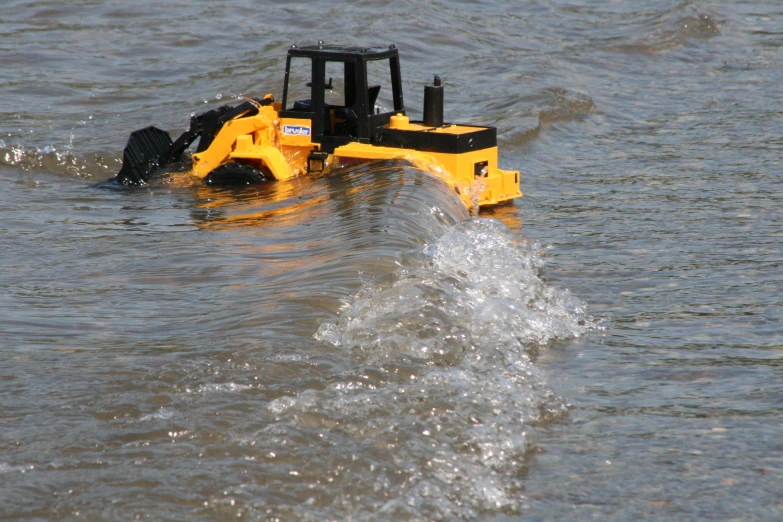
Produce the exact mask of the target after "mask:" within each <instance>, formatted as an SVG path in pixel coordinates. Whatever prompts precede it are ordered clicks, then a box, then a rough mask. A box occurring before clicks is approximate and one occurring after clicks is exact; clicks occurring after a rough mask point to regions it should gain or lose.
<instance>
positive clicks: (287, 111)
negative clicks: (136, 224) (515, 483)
mask: <svg viewBox="0 0 783 522" xmlns="http://www.w3.org/2000/svg"><path fill="white" fill-rule="evenodd" d="M327 78H328V81H327ZM197 138H198V139H199V143H198V146H197V148H196V151H195V152H194V153H193V154H192V155H191V161H192V167H191V169H192V170H191V174H192V175H193V176H196V177H198V178H200V179H202V180H203V181H204V183H206V184H208V185H230V184H247V183H257V182H262V181H266V180H270V179H275V180H286V179H290V178H292V177H294V176H299V175H302V174H306V173H311V172H320V171H322V170H324V169H326V168H328V167H329V166H330V165H341V164H343V163H347V162H350V161H355V160H384V159H405V160H408V161H410V162H412V163H414V164H415V165H417V166H419V167H421V168H422V169H425V170H427V171H429V172H431V173H432V174H433V175H436V176H438V177H439V178H441V179H442V180H443V181H445V182H446V183H447V184H448V185H449V186H451V187H452V188H453V189H454V190H455V191H456V192H457V194H459V196H460V197H461V199H462V200H463V202H464V203H465V205H466V206H467V207H468V208H469V209H472V208H474V207H475V206H476V205H479V206H487V205H495V204H497V203H501V202H504V201H508V200H511V199H513V198H517V197H520V196H521V195H522V193H521V192H520V191H519V172H517V171H508V170H501V169H499V168H498V150H497V131H496V129H495V128H494V127H483V126H477V125H462V124H453V123H444V122H443V86H442V85H441V81H440V78H438V77H437V76H436V77H435V80H434V82H433V85H428V86H426V87H425V89H424V112H423V120H422V121H410V120H409V118H408V117H407V116H406V113H405V106H404V104H403V97H402V80H401V76H400V60H399V53H398V50H397V48H396V46H394V45H391V46H389V47H388V48H358V47H336V46H327V45H324V43H323V42H319V43H318V44H317V45H312V46H306V47H297V46H292V47H291V48H290V49H289V50H288V56H287V60H286V69H285V82H284V88H283V98H282V101H280V102H276V101H275V99H274V97H273V96H272V95H271V94H267V95H266V96H265V97H264V98H263V99H247V100H246V101H244V102H243V103H241V104H240V105H238V106H236V107H233V106H228V105H227V106H223V107H220V108H217V109H213V110H209V111H206V112H204V113H202V114H199V115H197V116H193V117H192V118H191V122H190V128H189V129H188V130H187V131H185V133H183V134H182V135H181V136H180V137H179V138H178V139H177V140H176V141H172V139H171V136H170V135H169V133H168V132H166V131H163V130H160V129H158V128H156V127H147V128H144V129H141V130H138V131H136V132H133V133H131V135H130V138H129V139H128V144H127V145H126V147H125V150H124V153H123V164H122V169H121V170H120V172H119V173H118V174H117V177H116V181H117V182H118V183H121V184H124V185H140V184H145V183H147V182H149V180H150V177H151V176H152V174H153V173H154V172H155V171H156V170H159V169H161V168H164V167H166V166H168V165H170V164H172V163H175V162H178V161H180V160H181V159H182V155H183V153H184V152H185V151H186V150H187V149H188V147H190V145H191V144H192V143H193V142H194V141H195V140H196V139H197Z"/></svg>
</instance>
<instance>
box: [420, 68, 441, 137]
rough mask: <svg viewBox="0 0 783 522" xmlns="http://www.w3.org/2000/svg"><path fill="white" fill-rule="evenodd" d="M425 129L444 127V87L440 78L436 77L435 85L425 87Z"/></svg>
mask: <svg viewBox="0 0 783 522" xmlns="http://www.w3.org/2000/svg"><path fill="white" fill-rule="evenodd" d="M423 124H424V126H425V127H443V86H441V84H440V76H435V81H434V82H433V85H425V86H424V121H423Z"/></svg>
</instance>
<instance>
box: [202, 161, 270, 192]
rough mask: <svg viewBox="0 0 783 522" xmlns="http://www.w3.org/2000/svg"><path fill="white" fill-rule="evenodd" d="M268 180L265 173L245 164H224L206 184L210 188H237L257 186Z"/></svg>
mask: <svg viewBox="0 0 783 522" xmlns="http://www.w3.org/2000/svg"><path fill="white" fill-rule="evenodd" d="M266 180H267V177H266V175H264V172H263V171H261V170H259V169H257V168H255V167H252V166H250V165H245V164H244V163H235V162H230V163H224V164H223V165H221V166H219V167H218V168H216V169H215V170H213V171H212V172H210V173H209V174H207V176H206V177H205V178H204V184H205V185H209V186H210V187H236V186H238V185H255V184H256V183H263V182H264V181H266Z"/></svg>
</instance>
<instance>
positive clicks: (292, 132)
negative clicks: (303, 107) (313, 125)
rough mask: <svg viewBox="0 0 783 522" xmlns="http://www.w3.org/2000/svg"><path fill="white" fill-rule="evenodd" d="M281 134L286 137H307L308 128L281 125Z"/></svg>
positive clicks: (304, 126) (305, 126)
mask: <svg viewBox="0 0 783 522" xmlns="http://www.w3.org/2000/svg"><path fill="white" fill-rule="evenodd" d="M283 134H285V135H286V136H309V135H310V127H308V126H307V125H283Z"/></svg>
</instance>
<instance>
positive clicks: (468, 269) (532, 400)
mask: <svg viewBox="0 0 783 522" xmlns="http://www.w3.org/2000/svg"><path fill="white" fill-rule="evenodd" d="M540 252H541V247H540V246H539V245H538V244H536V243H532V242H529V241H526V240H523V241H517V240H516V239H515V238H514V237H513V236H511V234H510V233H509V232H508V230H506V229H505V227H504V226H503V225H502V224H500V223H498V222H497V221H494V220H488V219H482V218H475V219H471V220H468V221H465V222H462V223H460V224H457V225H455V226H453V227H451V228H449V229H448V230H447V232H446V233H445V234H444V235H443V236H442V237H440V238H439V239H437V240H435V241H433V242H432V243H430V244H428V245H427V246H425V247H424V248H422V249H420V250H418V251H415V252H412V253H410V254H408V255H406V256H403V257H402V258H401V259H400V261H399V266H398V269H397V270H396V271H395V272H394V273H392V274H388V275H386V276H383V277H380V278H378V279H375V280H372V281H368V282H365V284H364V286H363V288H362V289H361V290H360V291H359V292H358V293H357V294H356V295H355V296H354V297H353V298H352V299H350V300H349V301H348V302H347V303H345V305H344V307H343V309H342V312H341V313H340V316H339V318H338V319H337V320H335V321H331V322H325V323H323V324H322V325H321V327H320V328H319V330H318V332H317V333H316V335H315V337H316V338H317V339H319V340H321V341H323V342H326V343H329V344H331V345H334V346H335V347H337V348H338V349H343V350H345V351H346V354H347V355H348V356H349V357H353V358H355V359H356V364H355V365H352V366H353V368H359V369H361V370H353V371H352V372H351V373H350V374H349V375H341V376H336V377H335V378H334V379H333V382H332V383H331V384H330V385H328V386H327V387H326V388H324V389H320V390H307V391H303V392H301V393H298V394H294V395H285V396H282V397H279V398H277V399H275V400H273V401H271V402H270V403H269V404H268V407H267V410H268V412H269V413H270V414H272V415H274V417H275V421H276V422H275V423H274V424H273V425H271V426H270V427H269V428H268V429H267V430H266V431H268V432H269V434H272V433H277V432H281V433H286V432H290V429H291V426H292V425H295V426H298V427H299V428H300V429H307V430H325V431H324V433H329V435H330V436H331V437H339V438H343V439H344V442H341V444H353V445H357V444H358V445H360V446H367V448H365V449H363V450H360V451H357V454H360V455H364V457H362V458H367V457H366V455H373V456H374V457H373V459H374V460H373V461H372V462H368V463H365V464H367V465H370V466H373V469H374V470H375V472H374V474H375V476H376V477H378V481H377V483H376V484H375V485H374V487H373V488H372V490H370V491H368V490H367V489H366V488H359V487H358V485H357V488H356V491H361V493H356V494H355V495H354V496H358V497H361V498H357V499H355V501H354V502H353V503H352V506H342V508H339V509H338V508H335V509H336V510H337V511H338V512H340V516H346V517H348V516H355V517H360V518H361V517H365V516H371V515H372V514H378V513H381V514H383V515H384V516H390V517H394V518H403V519H404V518H410V517H413V518H420V517H424V518H426V519H449V518H471V517H475V516H477V515H478V514H480V513H481V512H484V511H487V510H492V511H495V512H497V511H499V512H503V513H508V514H515V513H519V512H520V511H521V510H522V509H523V507H524V505H525V504H526V499H525V498H524V495H522V493H521V490H522V484H521V483H520V480H519V473H520V470H521V469H522V468H524V466H525V465H526V461H527V455H528V453H529V452H530V450H531V447H532V446H533V445H534V444H535V426H536V424H538V423H540V422H545V421H550V420H553V419H558V418H562V417H563V416H564V415H566V413H567V404H566V402H565V401H564V400H563V399H562V398H560V397H557V396H556V395H555V394H554V393H553V392H552V391H551V390H550V389H549V388H548V387H547V385H546V382H545V378H544V375H543V373H542V372H541V370H540V369H538V368H537V367H536V366H535V364H534V360H533V354H534V352H535V351H536V350H538V349H540V348H541V347H542V346H544V345H546V344H547V343H549V342H551V341H552V340H555V339H565V338H573V337H577V336H580V335H582V334H584V333H585V332H587V331H589V330H591V329H598V328H600V327H599V326H598V325H597V324H596V322H594V321H593V320H592V319H591V318H590V317H589V316H588V315H587V314H586V311H585V304H584V303H582V302H581V301H580V300H579V299H577V298H575V297H574V296H572V295H571V294H570V293H569V292H568V291H567V290H561V289H558V288H554V287H551V286H548V285H546V284H545V283H544V282H543V281H542V280H541V279H540V277H539V273H540V271H541V269H542V267H543V264H544V262H543V258H542V257H541V254H540ZM306 467H307V466H305V465H303V468H306ZM400 475H402V476H404V477H405V479H404V480H402V481H400V479H399V477H400ZM395 477H396V478H395ZM303 480H308V477H303ZM348 489H353V488H348ZM359 506H361V507H359ZM333 507H334V506H333ZM308 509H309V508H307V506H304V505H303V506H299V507H297V508H294V511H293V512H292V513H295V514H296V515H297V516H303V517H305V518H306V517H307V516H315V512H312V513H311V512H309V511H308ZM357 510H358V511H357Z"/></svg>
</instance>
